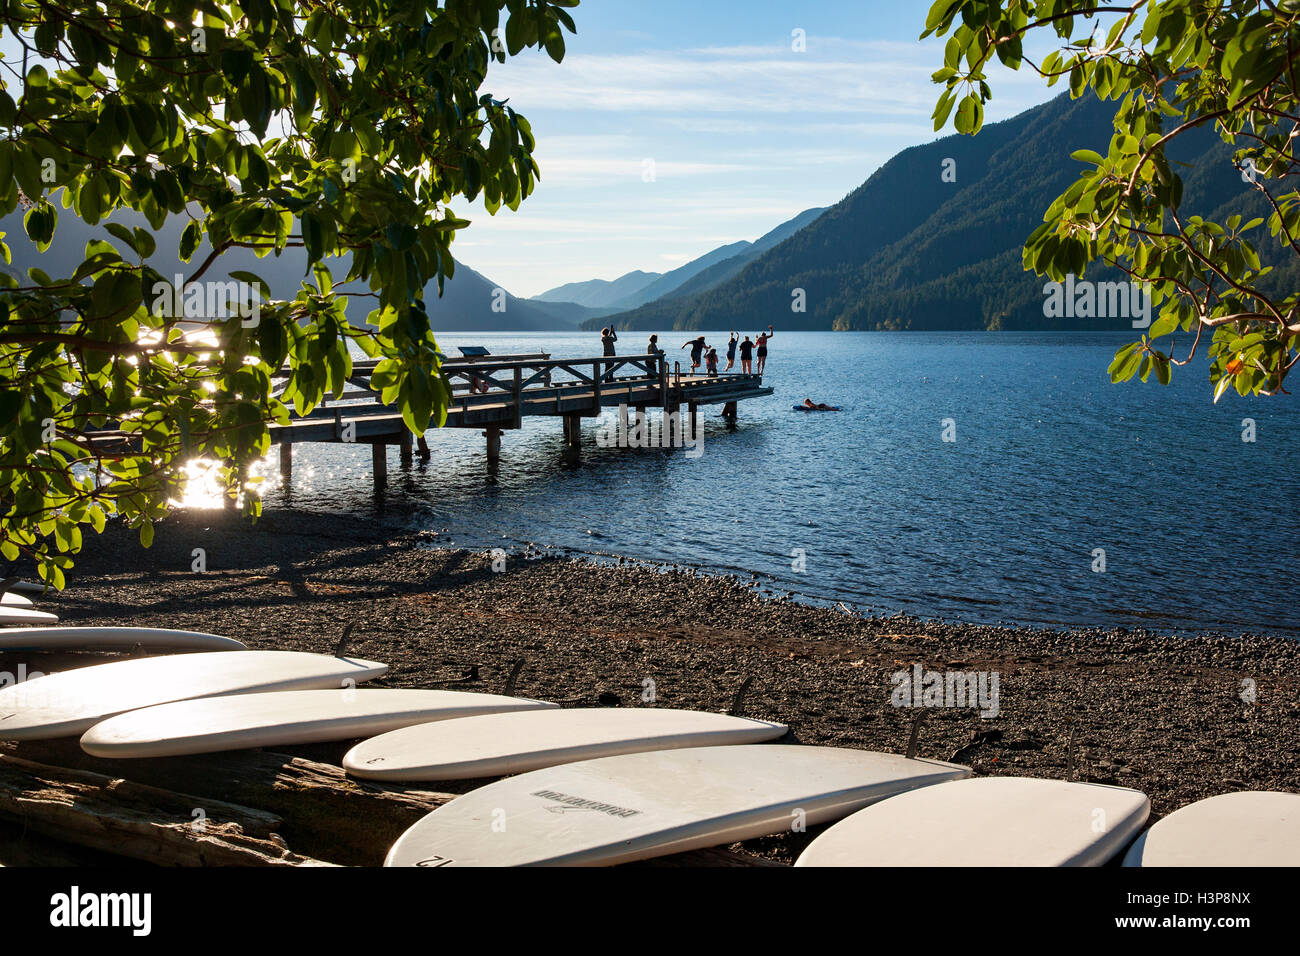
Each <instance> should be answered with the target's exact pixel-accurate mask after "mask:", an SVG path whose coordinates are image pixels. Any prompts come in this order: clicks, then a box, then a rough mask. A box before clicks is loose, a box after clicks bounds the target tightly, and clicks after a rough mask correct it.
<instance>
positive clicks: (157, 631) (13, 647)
mask: <svg viewBox="0 0 1300 956" xmlns="http://www.w3.org/2000/svg"><path fill="white" fill-rule="evenodd" d="M135 647H141V648H145V649H151V648H157V649H159V650H178V651H181V650H193V651H244V650H248V648H247V647H246V646H245V645H244V643H243V642H242V641H237V640H235V639H234V638H233V637H221V636H220V635H218V634H205V633H203V632H202V631H174V630H170V629H168V628H162V627H11V628H5V629H2V630H0V651H70V650H82V651H105V650H121V649H131V648H135Z"/></svg>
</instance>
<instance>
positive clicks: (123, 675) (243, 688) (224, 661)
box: [0, 651, 388, 740]
mask: <svg viewBox="0 0 1300 956" xmlns="http://www.w3.org/2000/svg"><path fill="white" fill-rule="evenodd" d="M387 671H388V665H387V664H376V663H375V662H374V661H363V660H355V659H352V658H346V657H329V656H328V655H325V654H304V653H301V652H299V651H211V652H200V653H197V654H169V655H167V656H165V657H141V658H133V659H132V660H127V661H113V662H112V663H109V664H96V665H94V666H92V667H79V668H77V669H76V670H71V671H64V672H62V673H59V674H50V675H49V676H48V677H38V678H36V679H35V680H28V681H23V682H22V683H19V684H14V685H12V686H10V687H5V688H0V740H43V739H48V738H51V737H67V736H71V735H73V734H82V733H84V732H85V731H87V730H89V729H90V728H91V727H93V726H94V725H95V724H97V723H99V722H100V721H101V720H104V719H105V718H106V717H112V716H113V715H115V714H120V713H123V712H124V711H128V710H138V709H139V708H141V707H152V706H154V705H155V704H165V703H169V702H171V701H174V700H188V699H190V698H194V697H215V696H217V695H220V694H253V693H257V692H259V691H275V690H303V689H309V688H325V687H342V686H345V682H349V681H350V682H356V683H360V682H361V681H367V680H372V679H374V678H376V677H381V676H383V674H385V673H386V672H387Z"/></svg>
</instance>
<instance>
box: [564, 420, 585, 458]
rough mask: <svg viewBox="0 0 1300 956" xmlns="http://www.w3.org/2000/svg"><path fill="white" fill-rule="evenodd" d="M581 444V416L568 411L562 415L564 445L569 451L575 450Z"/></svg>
mask: <svg viewBox="0 0 1300 956" xmlns="http://www.w3.org/2000/svg"><path fill="white" fill-rule="evenodd" d="M581 444H582V416H581V415H578V414H575V413H573V412H569V413H568V414H566V415H565V416H564V445H565V447H566V448H567V449H568V450H569V451H577V450H578V448H579V447H580V446H581Z"/></svg>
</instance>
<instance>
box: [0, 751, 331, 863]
mask: <svg viewBox="0 0 1300 956" xmlns="http://www.w3.org/2000/svg"><path fill="white" fill-rule="evenodd" d="M0 815H3V816H4V817H6V818H8V819H10V820H15V821H18V822H21V823H22V824H23V825H24V826H25V827H27V828H28V829H30V830H33V831H35V832H37V833H41V834H44V835H45V836H49V837H53V838H55V839H58V840H63V841H67V842H70V843H75V844H77V845H80V846H85V847H90V848H91V849H95V850H103V851H107V852H110V853H114V854H117V855H119V856H126V857H131V858H133V859H137V860H148V861H150V862H153V863H159V864H163V865H171V866H250V865H251V866H299V865H302V864H304V863H314V862H316V861H314V860H311V859H309V858H307V857H303V856H299V855H298V854H295V853H292V852H290V850H289V848H288V846H287V845H286V844H285V842H284V840H283V839H282V838H281V837H280V836H279V835H278V834H277V833H276V830H277V829H279V827H280V825H281V823H282V822H283V821H282V820H281V819H280V817H277V816H275V815H274V814H271V813H266V812H264V811H261V810H253V809H250V808H248V807H241V806H237V805H235V804H231V803H226V802H224V801H220V800H210V799H202V798H198V797H192V796H189V795H186V794H180V793H176V792H174V791H170V790H163V789H160V788H158V787H151V786H147V785H145V784H140V783H135V782H133V781H129V780H122V779H120V778H118V779H115V778H113V777H109V776H105V775H104V774H99V773H92V772H90V771H86V770H70V769H68V768H66V767H51V766H47V765H45V764H39V763H33V762H32V761H30V760H23V759H22V758H19V757H13V756H9V755H3V754H0Z"/></svg>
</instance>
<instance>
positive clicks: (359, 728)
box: [81, 688, 557, 757]
mask: <svg viewBox="0 0 1300 956" xmlns="http://www.w3.org/2000/svg"><path fill="white" fill-rule="evenodd" d="M555 706H557V705H555V704H550V703H546V702H545V701H540V700H527V699H526V698H522V697H501V696H499V695H497V694H473V693H467V692H465V691H456V690H394V689H388V688H382V689H373V690H357V689H355V688H346V689H343V690H286V691H277V692H274V693H266V694H241V695H239V696H237V697H206V698H201V699H199V700H182V701H177V702H176V703H171V704H160V705H158V706H157V707H146V708H144V709H143V710H133V711H131V712H129V713H125V714H119V715H118V716H116V717H110V718H109V719H108V720H105V721H103V722H101V723H98V724H96V725H95V726H93V727H91V728H90V729H89V730H87V731H86V733H85V735H84V736H83V737H82V738H81V749H82V750H84V751H86V753H88V754H93V755H95V756H96V757H174V756H177V755H180V754H204V753H215V752H217V751H220V750H238V749H242V748H246V747H271V746H284V745H287V744H307V743H319V742H321V741H326V740H353V739H355V738H357V737H365V736H367V735H369V734H383V733H385V732H386V731H390V730H396V729H397V728H398V727H409V726H410V725H411V724H418V723H421V722H424V721H430V720H437V721H443V720H447V719H448V718H456V717H466V716H468V715H470V714H493V713H499V712H502V711H535V710H540V709H544V708H552V707H555Z"/></svg>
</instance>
